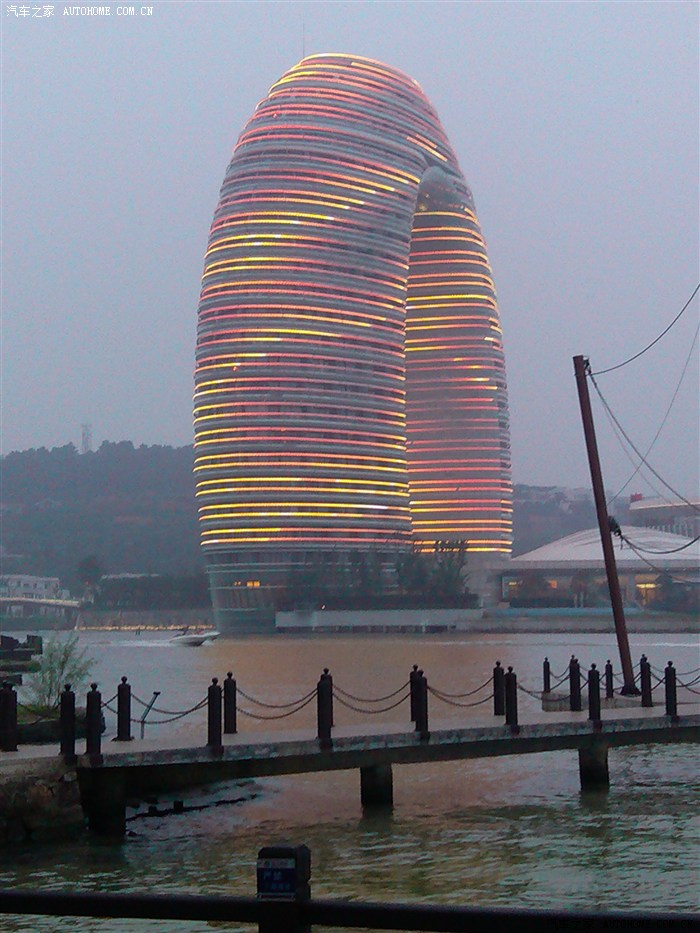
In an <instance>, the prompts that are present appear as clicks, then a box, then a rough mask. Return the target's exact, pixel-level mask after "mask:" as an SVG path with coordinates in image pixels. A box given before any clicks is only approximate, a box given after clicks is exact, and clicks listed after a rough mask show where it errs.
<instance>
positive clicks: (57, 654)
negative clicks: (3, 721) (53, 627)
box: [27, 634, 93, 713]
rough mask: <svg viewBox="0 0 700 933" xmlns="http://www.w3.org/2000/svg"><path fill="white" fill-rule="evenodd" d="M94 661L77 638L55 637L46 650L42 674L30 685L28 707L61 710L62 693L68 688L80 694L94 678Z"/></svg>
mask: <svg viewBox="0 0 700 933" xmlns="http://www.w3.org/2000/svg"><path fill="white" fill-rule="evenodd" d="M92 664H93V659H92V658H90V657H88V656H87V653H86V650H85V649H84V648H80V645H79V638H78V636H77V635H76V634H72V635H70V636H69V637H68V638H67V639H65V640H63V639H61V638H58V637H55V636H54V637H53V638H51V639H49V641H48V642H47V643H46V644H45V646H44V652H43V654H42V656H41V661H40V664H39V670H38V671H37V672H36V674H32V676H31V680H30V681H29V683H28V684H27V691H28V700H29V703H28V704H27V705H28V706H31V707H32V709H34V710H35V711H36V712H44V713H46V712H50V711H53V710H56V709H57V708H58V705H59V702H60V699H61V691H62V690H63V688H64V687H65V685H66V684H70V685H71V687H72V688H73V689H74V690H76V691H77V690H80V689H81V688H82V687H83V686H84V685H85V684H86V683H87V680H88V678H89V676H90V668H91V666H92Z"/></svg>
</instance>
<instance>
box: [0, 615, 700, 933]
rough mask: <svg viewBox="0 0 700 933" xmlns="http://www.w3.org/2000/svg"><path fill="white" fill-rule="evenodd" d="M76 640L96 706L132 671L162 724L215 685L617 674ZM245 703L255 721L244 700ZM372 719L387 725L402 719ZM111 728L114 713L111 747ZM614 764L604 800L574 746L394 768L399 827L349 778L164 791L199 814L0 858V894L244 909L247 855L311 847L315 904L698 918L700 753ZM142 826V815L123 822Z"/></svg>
mask: <svg viewBox="0 0 700 933" xmlns="http://www.w3.org/2000/svg"><path fill="white" fill-rule="evenodd" d="M81 642H82V644H84V645H85V647H86V648H87V649H88V651H89V652H90V654H91V655H92V657H93V658H94V659H95V664H94V676H95V679H96V680H97V681H98V682H99V683H100V688H101V690H102V692H103V697H104V698H105V699H109V697H110V696H111V695H112V694H113V693H114V692H116V684H117V682H118V680H119V677H120V676H121V675H122V674H127V675H128V677H129V681H130V683H132V688H133V691H134V693H135V694H136V695H137V696H139V697H142V698H143V699H144V700H148V699H150V697H151V694H152V692H153V691H154V690H160V691H161V695H160V696H159V698H158V703H157V705H158V706H159V708H162V709H169V710H179V709H185V708H188V707H190V706H193V705H195V704H196V703H197V701H198V700H200V699H201V698H202V697H203V696H204V694H205V691H206V688H207V686H208V684H209V683H210V682H211V677H212V676H213V675H216V676H219V677H220V678H223V677H224V676H225V674H226V671H228V670H231V671H233V672H234V674H235V676H236V678H237V681H238V684H239V687H240V688H242V689H243V690H244V691H245V692H247V693H249V694H251V695H253V696H255V697H258V698H260V699H263V700H266V701H267V702H270V703H274V702H277V703H284V702H288V701H291V700H294V699H296V698H297V697H300V696H302V695H303V694H305V693H306V692H307V691H308V690H309V689H311V688H312V687H313V686H314V684H315V683H316V680H317V679H318V675H319V673H320V671H321V669H322V668H323V667H324V666H327V667H329V668H330V669H331V671H332V673H333V676H334V681H335V684H336V685H337V686H341V687H342V688H343V689H345V690H347V691H349V692H351V693H354V694H356V695H358V696H381V695H384V694H387V693H389V692H390V691H392V690H394V689H396V688H398V687H400V686H401V684H402V683H404V682H405V680H406V679H407V674H408V671H409V669H410V667H411V665H412V664H413V663H418V664H420V665H421V667H423V668H424V669H425V671H426V674H427V676H428V679H429V682H430V683H431V684H432V685H433V686H436V687H438V688H439V689H441V690H443V691H445V692H452V693H457V692H466V691H467V690H470V689H474V688H476V687H478V686H479V685H480V684H482V683H483V682H484V681H485V680H487V679H488V677H489V676H490V672H491V670H492V668H493V665H494V663H495V661H496V660H500V661H501V662H502V663H503V664H505V665H509V664H511V665H513V667H514V669H515V670H516V672H517V673H518V678H519V683H520V684H522V685H525V686H527V687H531V688H533V689H535V690H536V689H538V688H539V686H540V681H541V666H542V660H543V658H544V656H545V655H547V656H548V657H549V659H550V662H551V666H552V671H553V673H554V674H558V673H561V672H563V671H564V670H565V668H566V665H567V663H568V660H569V658H570V656H571V654H572V653H575V654H576V656H577V657H578V658H579V660H580V662H581V666H582V668H583V669H584V670H585V669H587V668H588V666H589V665H590V663H591V662H595V663H596V664H597V665H598V667H599V668H602V667H603V665H604V664H605V661H606V660H607V659H608V658H610V659H611V660H612V661H613V664H614V666H615V669H616V670H618V669H619V666H620V665H619V659H618V654H617V646H616V642H615V638H614V635H610V636H603V635H581V636H572V635H570V634H568V635H564V634H562V635H547V636H543V635H499V636H493V635H460V636H455V635H452V634H450V635H442V636H441V635H432V636H412V635H402V636H373V637H370V636H354V637H351V638H349V637H343V636H315V637H313V638H312V637H297V636H284V637H279V638H270V639H261V638H252V637H251V638H244V639H225V638H220V639H219V640H217V641H216V642H213V643H212V644H210V645H205V646H202V647H201V648H182V647H180V648H176V647H173V646H171V645H170V644H168V640H167V636H166V635H164V634H162V633H149V632H143V633H142V634H141V635H138V636H137V635H135V634H133V633H116V632H92V633H83V634H81ZM630 644H631V651H632V657H633V659H635V663H636V661H637V659H638V658H639V656H640V655H641V654H642V653H645V654H646V655H647V656H648V658H649V659H650V661H651V662H652V665H653V666H654V668H656V669H659V670H660V669H661V668H663V667H664V666H665V664H666V662H667V661H668V660H672V661H673V662H674V664H675V665H676V667H677V669H678V671H679V672H680V673H684V672H687V671H691V670H694V669H696V668H698V667H699V666H700V655H699V651H698V647H699V646H698V640H697V638H696V637H693V636H691V635H668V634H664V635H655V636H654V635H636V636H635V635H631V636H630ZM482 695H483V694H482ZM478 698H479V695H477V696H476V697H475V699H478ZM521 698H522V699H521V705H520V719H521V721H522V722H526V721H527V719H528V714H529V715H531V716H534V715H535V714H541V711H540V710H539V705H538V703H537V701H536V700H535V699H529V698H528V697H527V696H526V695H523V694H521ZM240 704H241V706H244V705H245V706H246V707H248V708H250V709H251V710H252V709H253V708H254V707H252V705H251V704H250V703H245V704H244V701H243V700H242V699H241V700H240ZM137 709H138V707H137V706H135V707H134V715H135V713H136V710H137ZM258 709H259V708H258ZM268 712H273V711H268ZM681 713H682V709H681ZM488 714H489V706H488V705H486V706H480V707H473V708H470V709H466V710H465V709H457V708H451V707H447V706H441V707H440V708H439V709H438V708H437V707H436V704H435V702H434V701H432V700H431V725H432V727H433V728H439V727H440V726H441V725H449V724H458V723H463V724H465V725H466V724H469V723H470V722H471V723H476V722H478V721H486V720H488ZM550 715H551V716H555V715H556V714H550ZM582 715H583V716H584V717H585V714H582ZM151 716H153V714H151ZM314 717H315V709H314V706H313V704H312V705H311V706H310V707H307V709H306V710H304V711H303V712H302V713H300V714H298V715H297V716H295V717H294V718H293V719H291V720H272V721H266V722H264V723H262V722H259V721H256V720H252V719H249V718H247V717H245V716H242V715H241V716H239V729H240V730H241V732H243V733H245V732H250V733H253V732H259V731H260V730H261V729H264V730H265V731H266V732H278V731H279V730H281V729H284V730H289V729H294V730H303V734H305V735H306V736H308V735H313V734H314ZM149 718H150V717H149ZM157 718H158V719H164V718H167V717H165V716H164V715H158V717H157ZM370 718H371V722H370V724H369V726H368V719H370ZM379 718H380V719H382V718H383V719H384V720H386V721H387V722H390V721H394V722H396V721H399V720H401V719H402V718H404V719H405V718H406V715H405V712H404V713H403V714H402V713H399V712H393V713H387V714H386V715H385V716H384V717H379ZM113 719H114V718H113V717H111V716H110V715H109V714H108V721H107V726H108V732H111V733H113V731H114V728H115V723H114V721H113ZM336 722H337V723H338V725H339V726H341V725H343V726H345V725H358V726H359V725H363V726H364V727H365V728H367V729H368V730H371V729H373V728H375V729H380V728H381V724H380V722H375V717H362V716H360V715H359V714H357V713H353V712H352V711H351V710H347V709H345V708H343V707H339V706H338V705H337V704H336ZM136 732H137V733H138V727H136ZM158 735H166V736H170V737H177V738H178V739H181V740H182V741H183V743H188V744H189V743H190V742H191V743H192V744H202V743H203V742H204V735H205V724H204V714H203V712H202V713H198V714H194V715H193V716H191V717H186V718H184V719H181V720H177V721H175V722H172V723H169V724H163V725H157V726H156V725H153V726H147V727H146V737H147V738H148V737H154V738H155V737H156V736H158ZM609 763H610V778H611V788H610V791H609V792H608V793H586V794H582V793H581V790H580V785H579V778H578V759H577V754H576V752H575V751H572V752H553V753H547V754H538V755H528V756H517V757H515V758H513V759H510V758H496V759H482V760H476V761H463V762H445V763H441V764H435V765H409V766H403V767H395V768H394V809H393V812H392V813H391V814H388V813H383V814H373V815H371V816H366V815H364V814H363V812H362V809H361V807H360V802H359V775H358V773H357V772H356V771H352V772H335V773H333V772H331V773H327V774H312V775H299V776H289V777H283V778H265V779H259V780H256V781H251V782H247V783H244V784H235V785H234V784H231V783H229V784H220V785H215V786H213V787H210V788H206V789H199V790H197V791H190V792H182V791H181V792H179V793H178V794H176V795H170V796H169V797H168V795H163V797H162V798H161V799H160V800H159V806H161V807H163V808H165V807H167V806H168V804H169V803H171V802H172V799H173V796H177V797H179V798H183V797H184V800H185V804H186V805H187V806H188V807H192V808H193V809H192V810H188V811H187V812H185V813H184V814H179V815H174V814H171V815H168V816H165V817H151V818H141V817H138V816H137V817H136V818H132V819H131V820H130V822H129V824H128V826H129V833H130V834H129V836H128V837H127V838H126V839H125V841H124V842H123V843H122V844H105V843H102V842H95V841H94V840H90V839H87V838H85V839H82V840H80V841H76V842H66V843H63V844H56V845H40V846H32V847H25V848H23V849H22V850H21V851H13V852H11V853H10V852H4V853H2V855H0V884H1V885H2V886H16V885H23V886H28V887H39V888H44V889H53V890H57V889H66V888H68V889H80V890H100V891H122V892H123V891H140V892H144V893H145V892H153V893H160V894H163V893H167V892H182V893H204V892H207V893H212V894H236V895H252V894H254V893H255V878H254V867H255V859H256V856H257V852H258V850H259V849H260V848H261V847H262V846H263V845H270V844H276V843H279V842H289V843H291V844H300V843H305V844H306V845H308V846H309V847H310V849H311V853H312V882H311V883H312V893H313V895H314V896H316V897H326V898H335V897H349V898H356V899H371V900H384V901H387V900H394V901H425V902H429V903H448V904H464V905H473V906H491V907H493V906H510V907H519V908H528V907H530V908H532V907H538V908H564V909H572V910H574V909H585V910H591V909H600V910H605V909H608V910H624V909H629V910H670V911H673V910H685V911H696V910H698V909H699V908H700V822H699V820H698V816H697V813H698V802H699V801H698V798H699V797H700V794H699V792H698V783H697V776H698V752H697V746H696V745H686V746H683V745H669V746H639V747H632V748H628V749H611V751H610V762H609ZM137 812H140V813H143V812H144V810H143V809H141V810H140V811H135V810H130V811H129V814H130V815H131V816H132V817H134V816H136V814H137ZM0 926H1V928H2V930H3V931H7V933H15V931H17V933H20V931H22V933H29V931H32V933H34V931H37V933H44V931H51V933H53V931H68V930H71V931H76V933H79V931H93V930H94V931H96V930H99V931H105V933H112V931H113V933H117V931H118V933H122V931H125V933H131V931H135V933H136V931H138V933H143V931H153V933H155V931H173V933H176V931H179V930H181V931H188V933H189V931H200V930H201V931H204V930H207V929H211V928H212V926H210V925H207V924H206V923H199V924H194V923H166V922H163V921H158V922H156V921H136V920H131V921H129V920H114V921H103V920H99V921H98V920H94V921H93V920H87V919H74V918H71V919H65V920H62V919H56V918H19V917H17V918H14V917H12V918H10V917H5V918H3V920H2V922H1V923H0ZM227 929H240V930H250V929H252V927H250V926H246V925H242V926H236V925H235V924H234V925H231V926H227Z"/></svg>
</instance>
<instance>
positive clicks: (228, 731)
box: [224, 671, 238, 735]
mask: <svg viewBox="0 0 700 933" xmlns="http://www.w3.org/2000/svg"><path fill="white" fill-rule="evenodd" d="M236 693H237V691H236V681H235V680H234V677H233V673H232V672H231V671H229V672H228V674H227V675H226V680H225V681H224V735H235V733H236V732H237V731H238V722H237V705H236V704H237V696H236Z"/></svg>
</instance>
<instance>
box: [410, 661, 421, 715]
mask: <svg viewBox="0 0 700 933" xmlns="http://www.w3.org/2000/svg"><path fill="white" fill-rule="evenodd" d="M419 677H420V674H419V673H418V665H417V664H414V665H413V670H412V671H411V673H410V674H409V675H408V690H409V696H410V705H411V722H415V721H416V696H417V693H416V691H417V690H418V686H417V683H418V678H419Z"/></svg>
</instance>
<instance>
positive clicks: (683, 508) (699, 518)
mask: <svg viewBox="0 0 700 933" xmlns="http://www.w3.org/2000/svg"><path fill="white" fill-rule="evenodd" d="M629 516H630V524H631V525H638V526H643V527H645V528H656V529H657V530H658V531H668V532H670V533H671V534H676V535H686V536H687V537H689V538H696V537H697V536H698V535H700V499H697V498H696V499H695V500H692V499H676V500H675V501H673V502H668V501H667V500H666V499H644V498H642V497H641V496H636V495H635V496H631V497H630V505H629Z"/></svg>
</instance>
